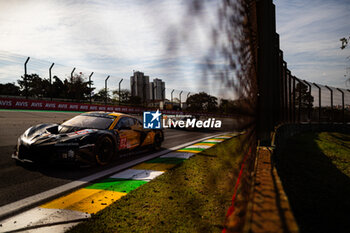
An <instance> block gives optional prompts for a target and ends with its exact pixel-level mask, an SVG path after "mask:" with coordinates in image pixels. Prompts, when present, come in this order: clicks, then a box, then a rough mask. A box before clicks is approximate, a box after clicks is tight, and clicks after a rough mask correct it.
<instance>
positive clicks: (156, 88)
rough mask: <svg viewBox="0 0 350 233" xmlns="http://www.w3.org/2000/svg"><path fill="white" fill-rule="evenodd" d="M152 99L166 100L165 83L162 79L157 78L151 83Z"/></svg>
mask: <svg viewBox="0 0 350 233" xmlns="http://www.w3.org/2000/svg"><path fill="white" fill-rule="evenodd" d="M150 93H151V99H152V100H153V98H154V100H164V99H165V82H163V81H162V80H161V79H158V78H155V79H153V82H152V83H151V91H150Z"/></svg>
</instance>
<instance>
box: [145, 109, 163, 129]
mask: <svg viewBox="0 0 350 233" xmlns="http://www.w3.org/2000/svg"><path fill="white" fill-rule="evenodd" d="M161 118H162V114H161V113H160V112H159V110H157V111H156V112H154V111H153V112H151V111H150V112H143V128H144V129H161Z"/></svg>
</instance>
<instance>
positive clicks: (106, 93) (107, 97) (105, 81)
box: [105, 75, 109, 104]
mask: <svg viewBox="0 0 350 233" xmlns="http://www.w3.org/2000/svg"><path fill="white" fill-rule="evenodd" d="M108 79H109V75H108V76H107V78H106V80H105V93H106V100H105V104H107V99H108V92H107V81H108Z"/></svg>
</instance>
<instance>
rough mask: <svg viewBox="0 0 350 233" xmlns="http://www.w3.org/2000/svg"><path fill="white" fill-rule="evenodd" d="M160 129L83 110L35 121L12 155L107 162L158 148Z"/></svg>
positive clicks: (24, 159)
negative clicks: (49, 121) (55, 120)
mask: <svg viewBox="0 0 350 233" xmlns="http://www.w3.org/2000/svg"><path fill="white" fill-rule="evenodd" d="M163 141H164V134H163V131H162V130H160V129H157V130H153V129H143V126H142V123H141V121H140V120H138V119H137V118H136V117H134V116H131V115H127V114H122V113H115V112H113V113H110V112H87V113H83V114H80V115H78V116H75V117H73V118H72V119H70V120H67V121H65V122H63V123H62V124H39V125H36V126H33V127H30V128H29V129H27V130H26V131H25V132H24V133H23V134H22V135H21V136H20V137H19V138H18V142H17V146H16V149H15V152H14V153H13V154H12V158H13V159H15V160H17V161H20V162H48V163H52V162H57V161H58V162H74V163H77V162H83V163H96V164H98V165H106V164H108V163H109V162H110V161H111V160H112V159H113V158H114V157H118V156H119V155H121V154H123V153H124V152H128V151H131V150H136V149H138V148H145V147H148V148H152V149H155V150H159V149H160V147H161V144H162V142H163Z"/></svg>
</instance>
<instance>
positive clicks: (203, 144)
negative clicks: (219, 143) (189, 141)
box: [191, 142, 215, 147]
mask: <svg viewBox="0 0 350 233" xmlns="http://www.w3.org/2000/svg"><path fill="white" fill-rule="evenodd" d="M214 145H215V144H211V143H202V142H199V143H196V144H194V145H191V146H210V147H212V146H214Z"/></svg>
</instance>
